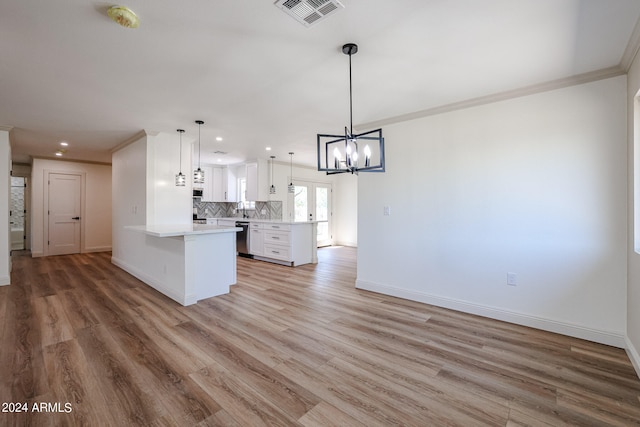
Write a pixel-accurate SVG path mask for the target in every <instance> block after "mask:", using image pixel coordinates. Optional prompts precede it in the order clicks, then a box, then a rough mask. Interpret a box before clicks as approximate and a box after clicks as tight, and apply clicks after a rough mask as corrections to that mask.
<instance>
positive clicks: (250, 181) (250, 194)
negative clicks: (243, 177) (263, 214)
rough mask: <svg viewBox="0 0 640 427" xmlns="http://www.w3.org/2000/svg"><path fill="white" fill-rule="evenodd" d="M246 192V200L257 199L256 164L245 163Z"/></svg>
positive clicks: (252, 200)
mask: <svg viewBox="0 0 640 427" xmlns="http://www.w3.org/2000/svg"><path fill="white" fill-rule="evenodd" d="M246 166H247V194H246V198H247V200H248V201H251V202H255V201H256V200H258V164H257V163H247V165H246Z"/></svg>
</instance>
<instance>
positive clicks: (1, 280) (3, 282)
mask: <svg viewBox="0 0 640 427" xmlns="http://www.w3.org/2000/svg"><path fill="white" fill-rule="evenodd" d="M10 284H11V277H10V276H2V277H0V286H7V285H10Z"/></svg>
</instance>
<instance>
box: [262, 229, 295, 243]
mask: <svg viewBox="0 0 640 427" xmlns="http://www.w3.org/2000/svg"><path fill="white" fill-rule="evenodd" d="M290 236H291V233H290V232H288V231H271V230H265V231H264V242H265V243H273V244H280V245H289V242H290V241H291V239H290Z"/></svg>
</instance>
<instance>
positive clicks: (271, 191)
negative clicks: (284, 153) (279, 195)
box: [269, 156, 276, 194]
mask: <svg viewBox="0 0 640 427" xmlns="http://www.w3.org/2000/svg"><path fill="white" fill-rule="evenodd" d="M270 157H271V187H269V194H276V186H275V185H273V159H275V158H276V156H270Z"/></svg>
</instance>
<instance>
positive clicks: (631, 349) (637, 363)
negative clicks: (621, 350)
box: [625, 337, 640, 378]
mask: <svg viewBox="0 0 640 427" xmlns="http://www.w3.org/2000/svg"><path fill="white" fill-rule="evenodd" d="M625 341H626V347H625V350H626V351H627V355H628V356H629V359H630V360H631V364H633V367H634V369H635V370H636V374H638V377H639V378H640V353H638V349H637V348H636V347H635V346H634V345H633V343H632V342H631V340H629V337H626V338H625Z"/></svg>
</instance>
